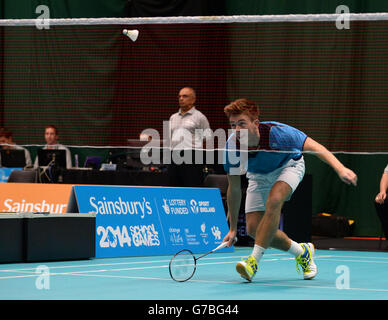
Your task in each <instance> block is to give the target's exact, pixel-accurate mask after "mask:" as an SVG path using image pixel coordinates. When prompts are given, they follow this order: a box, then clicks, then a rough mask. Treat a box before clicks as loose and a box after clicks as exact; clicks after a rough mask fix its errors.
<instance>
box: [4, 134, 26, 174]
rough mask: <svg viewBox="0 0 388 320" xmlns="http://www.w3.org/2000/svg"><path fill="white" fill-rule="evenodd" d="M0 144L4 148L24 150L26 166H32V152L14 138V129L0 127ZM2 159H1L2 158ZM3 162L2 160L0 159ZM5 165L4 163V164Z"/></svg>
mask: <svg viewBox="0 0 388 320" xmlns="http://www.w3.org/2000/svg"><path fill="white" fill-rule="evenodd" d="M0 145H1V149H2V150H23V151H24V157H25V159H26V162H25V166H26V167H32V161H31V155H30V152H29V151H28V150H27V149H26V148H24V147H22V146H18V145H17V144H16V143H15V142H14V141H13V138H12V131H11V130H9V129H6V128H1V129H0ZM0 160H1V159H0ZM0 163H1V161H0ZM2 166H3V165H2Z"/></svg>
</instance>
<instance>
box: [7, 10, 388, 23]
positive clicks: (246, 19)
mask: <svg viewBox="0 0 388 320" xmlns="http://www.w3.org/2000/svg"><path fill="white" fill-rule="evenodd" d="M344 17H346V19H348V20H349V21H379V20H388V13H386V12H383V13H334V14H290V15H232V16H188V17H145V18H71V19H62V18H60V19H46V20H47V23H49V24H50V25H53V26H54V25H113V24H118V25H121V24H127V25H141V24H186V23H195V24H198V23H258V22H318V21H322V22H331V21H333V22H334V21H337V20H338V19H341V18H344ZM37 20H38V21H42V18H37V19H4V20H1V21H0V26H34V25H36V23H37Z"/></svg>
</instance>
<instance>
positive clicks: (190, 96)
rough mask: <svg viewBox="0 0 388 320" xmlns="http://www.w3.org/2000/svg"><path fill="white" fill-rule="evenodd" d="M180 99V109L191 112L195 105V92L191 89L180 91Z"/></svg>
mask: <svg viewBox="0 0 388 320" xmlns="http://www.w3.org/2000/svg"><path fill="white" fill-rule="evenodd" d="M178 99H179V107H180V108H181V109H182V110H189V109H190V108H191V107H192V106H194V103H195V96H194V92H193V91H192V90H190V89H189V88H183V89H182V90H181V91H179V95H178Z"/></svg>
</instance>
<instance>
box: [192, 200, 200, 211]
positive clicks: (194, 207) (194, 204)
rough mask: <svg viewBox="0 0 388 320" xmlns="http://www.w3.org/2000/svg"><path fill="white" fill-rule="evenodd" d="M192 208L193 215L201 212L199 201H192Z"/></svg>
mask: <svg viewBox="0 0 388 320" xmlns="http://www.w3.org/2000/svg"><path fill="white" fill-rule="evenodd" d="M190 208H191V212H192V213H198V212H199V208H198V204H197V201H195V200H194V199H192V200H191V201H190Z"/></svg>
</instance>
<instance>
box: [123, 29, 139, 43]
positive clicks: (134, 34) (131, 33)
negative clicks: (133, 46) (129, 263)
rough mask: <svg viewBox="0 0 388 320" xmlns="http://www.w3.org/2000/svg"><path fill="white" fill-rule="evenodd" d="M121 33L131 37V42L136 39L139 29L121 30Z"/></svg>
mask: <svg viewBox="0 0 388 320" xmlns="http://www.w3.org/2000/svg"><path fill="white" fill-rule="evenodd" d="M123 34H124V35H126V36H127V37H128V38H129V39H131V40H132V41H133V42H135V41H136V40H137V37H138V36H139V30H127V29H124V30H123Z"/></svg>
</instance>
